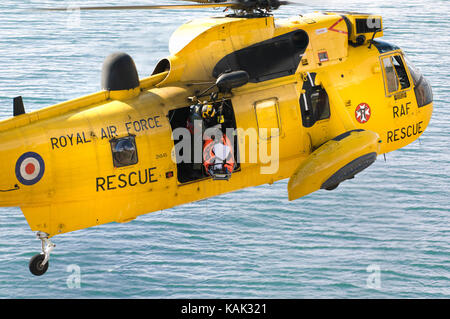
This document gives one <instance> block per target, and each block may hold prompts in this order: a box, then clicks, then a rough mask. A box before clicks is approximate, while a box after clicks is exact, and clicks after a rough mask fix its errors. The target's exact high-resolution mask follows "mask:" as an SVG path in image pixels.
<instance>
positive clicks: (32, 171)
mask: <svg viewBox="0 0 450 319" xmlns="http://www.w3.org/2000/svg"><path fill="white" fill-rule="evenodd" d="M44 171H45V164H44V160H43V159H42V157H41V156H40V155H39V154H37V153H34V152H28V153H25V154H23V155H22V156H21V157H19V159H18V160H17V163H16V177H17V179H18V180H19V182H20V183H22V184H23V185H34V184H36V183H37V182H39V181H40V180H41V178H42V176H44Z"/></svg>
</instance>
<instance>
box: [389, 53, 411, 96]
mask: <svg viewBox="0 0 450 319" xmlns="http://www.w3.org/2000/svg"><path fill="white" fill-rule="evenodd" d="M392 62H393V64H394V67H395V70H396V71H397V76H398V78H399V80H400V86H401V89H402V90H404V89H407V88H409V87H410V86H411V84H410V83H409V78H408V73H407V72H406V68H405V66H404V65H403V61H402V58H401V57H400V56H399V55H394V56H393V57H392Z"/></svg>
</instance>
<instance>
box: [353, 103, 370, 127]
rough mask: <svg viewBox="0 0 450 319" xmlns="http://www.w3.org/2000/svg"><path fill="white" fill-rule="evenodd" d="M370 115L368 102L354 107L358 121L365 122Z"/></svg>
mask: <svg viewBox="0 0 450 319" xmlns="http://www.w3.org/2000/svg"><path fill="white" fill-rule="evenodd" d="M371 115H372V111H371V110H370V106H369V104H367V103H361V104H359V105H358V106H357V107H356V110H355V117H356V120H357V121H358V122H359V123H361V124H364V123H366V122H367V121H369V119H370V116H371Z"/></svg>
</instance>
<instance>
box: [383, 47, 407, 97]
mask: <svg viewBox="0 0 450 319" xmlns="http://www.w3.org/2000/svg"><path fill="white" fill-rule="evenodd" d="M382 64H383V69H384V77H385V83H386V90H387V92H386V94H387V95H392V94H394V93H396V92H399V91H403V90H406V89H408V88H410V87H411V83H410V81H409V77H408V72H407V71H406V68H405V64H404V63H403V60H402V57H401V56H400V55H398V54H397V55H393V56H388V57H384V58H382Z"/></svg>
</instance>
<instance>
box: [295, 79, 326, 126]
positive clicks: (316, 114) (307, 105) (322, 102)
mask: <svg viewBox="0 0 450 319" xmlns="http://www.w3.org/2000/svg"><path fill="white" fill-rule="evenodd" d="M306 84H309V82H305V85H304V90H305V93H303V94H301V95H300V100H299V102H300V109H301V112H302V121H303V126H304V127H311V126H313V125H314V124H315V123H316V122H317V121H320V120H325V119H328V118H330V101H329V98H328V94H327V91H326V90H325V89H324V88H323V87H321V86H320V85H319V86H313V87H311V86H310V85H306Z"/></svg>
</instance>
